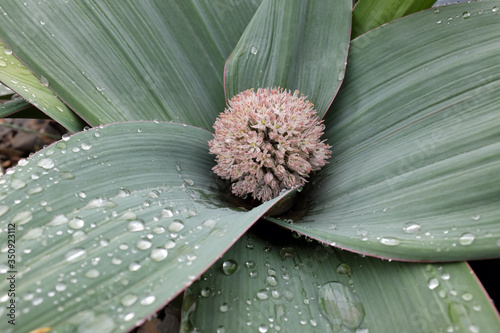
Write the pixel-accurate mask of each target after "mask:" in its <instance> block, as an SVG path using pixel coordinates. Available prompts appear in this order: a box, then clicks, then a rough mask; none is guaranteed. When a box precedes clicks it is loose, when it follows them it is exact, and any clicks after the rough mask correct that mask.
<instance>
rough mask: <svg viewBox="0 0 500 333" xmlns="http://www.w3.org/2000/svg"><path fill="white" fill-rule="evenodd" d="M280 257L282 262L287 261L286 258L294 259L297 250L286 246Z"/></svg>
mask: <svg viewBox="0 0 500 333" xmlns="http://www.w3.org/2000/svg"><path fill="white" fill-rule="evenodd" d="M280 257H281V260H285V259H286V258H294V257H295V250H294V249H293V247H290V246H286V247H284V248H282V249H281V250H280Z"/></svg>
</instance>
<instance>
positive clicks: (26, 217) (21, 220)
mask: <svg viewBox="0 0 500 333" xmlns="http://www.w3.org/2000/svg"><path fill="white" fill-rule="evenodd" d="M32 218H33V216H32V215H31V212H30V211H29V210H27V211H24V212H19V213H17V214H16V215H14V217H12V220H11V222H12V223H14V224H16V223H17V224H18V225H23V224H25V223H28V222H29V221H31V219H32Z"/></svg>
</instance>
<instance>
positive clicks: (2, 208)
mask: <svg viewBox="0 0 500 333" xmlns="http://www.w3.org/2000/svg"><path fill="white" fill-rule="evenodd" d="M8 211H9V206H3V205H2V206H0V216H2V215H3V214H5V213H7V212H8Z"/></svg>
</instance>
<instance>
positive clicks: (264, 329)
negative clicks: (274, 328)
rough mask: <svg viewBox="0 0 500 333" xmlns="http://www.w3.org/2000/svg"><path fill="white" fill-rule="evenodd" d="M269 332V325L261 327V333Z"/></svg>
mask: <svg viewBox="0 0 500 333" xmlns="http://www.w3.org/2000/svg"><path fill="white" fill-rule="evenodd" d="M267 330H268V328H267V325H264V324H262V325H259V333H266V332H267Z"/></svg>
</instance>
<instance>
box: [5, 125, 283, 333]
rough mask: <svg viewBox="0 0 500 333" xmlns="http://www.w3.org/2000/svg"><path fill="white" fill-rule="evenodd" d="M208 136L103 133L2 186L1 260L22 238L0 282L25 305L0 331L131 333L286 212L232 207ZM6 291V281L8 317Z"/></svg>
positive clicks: (24, 163)
mask: <svg viewBox="0 0 500 333" xmlns="http://www.w3.org/2000/svg"><path fill="white" fill-rule="evenodd" d="M211 136H212V135H211V134H210V133H209V132H207V131H205V130H202V129H199V128H194V127H190V126H185V125H181V124H172V123H154V122H130V123H120V124H115V125H108V126H102V127H97V128H94V129H92V130H88V131H85V132H81V133H78V134H75V135H73V136H71V137H67V138H66V137H65V138H64V139H63V140H61V141H59V142H57V143H55V144H53V145H51V146H49V147H48V148H46V149H44V150H42V151H40V152H38V153H37V154H35V155H34V156H33V157H31V158H29V159H27V160H21V161H19V166H18V167H16V168H14V169H11V170H9V171H8V172H7V174H6V175H5V176H3V177H2V178H0V216H1V222H0V223H1V224H0V226H1V229H0V230H1V236H2V237H1V245H2V248H3V249H8V247H9V245H8V243H7V242H8V239H10V238H8V235H10V234H15V238H16V239H15V263H14V262H7V261H6V260H7V256H6V255H5V256H4V259H3V262H2V263H1V271H2V272H3V273H7V274H14V275H15V277H16V295H15V296H16V298H15V302H16V304H18V305H20V306H21V304H22V306H21V307H20V308H19V310H18V312H17V313H18V318H17V319H16V325H15V327H14V326H12V325H10V324H8V323H7V320H2V321H0V331H2V332H13V331H15V332H30V331H31V330H34V329H37V328H42V327H50V328H51V329H52V331H54V332H62V331H64V332H74V331H78V332H123V331H127V330H129V329H130V328H132V327H133V326H134V325H135V324H136V323H137V322H139V321H140V320H142V319H143V318H145V317H146V316H147V315H149V314H151V313H153V312H154V311H155V310H156V309H158V308H160V307H161V306H162V305H164V304H165V303H166V302H168V301H169V300H170V299H172V298H174V297H175V296H176V295H177V294H178V293H179V292H181V291H182V290H183V289H184V288H185V287H187V286H188V285H189V284H191V283H192V281H194V280H195V279H196V278H197V277H198V276H199V275H200V274H201V273H202V272H203V271H204V270H205V269H207V268H208V267H209V266H210V265H211V263H213V262H214V261H215V260H216V259H217V258H218V257H220V255H221V254H222V253H223V252H224V251H225V250H226V249H227V248H228V247H229V246H230V245H231V244H232V243H234V242H235V241H236V239H238V237H240V236H241V235H242V234H243V233H244V232H245V230H246V229H248V228H249V227H250V226H251V225H252V224H253V223H254V221H256V220H257V219H258V218H259V217H260V216H261V215H262V214H263V213H265V212H266V210H267V209H269V208H270V207H271V206H272V205H273V204H274V203H275V202H276V201H277V200H279V198H276V200H274V201H269V202H267V203H265V204H263V205H261V206H259V207H257V208H255V209H252V210H250V211H245V210H242V209H239V208H236V207H234V206H231V205H230V204H229V203H228V202H226V201H225V199H224V197H225V195H226V192H227V189H226V187H224V186H222V185H219V184H218V182H217V180H216V179H214V176H213V173H212V171H211V170H210V168H211V166H212V165H213V163H214V162H213V157H212V156H211V155H210V154H209V153H208V144H207V140H209V139H210V138H211ZM7 264H8V265H9V266H8V265H7ZM12 271H14V272H12ZM8 286H9V281H8V280H6V279H5V278H3V279H2V281H0V288H1V289H0V290H2V292H3V293H4V294H2V296H1V297H0V302H1V307H2V308H3V309H4V310H3V311H2V313H3V315H4V316H5V313H6V310H5V308H6V305H8V304H10V300H11V299H14V298H12V297H13V296H12V295H11V296H9V295H8V294H7V290H8V289H9V287H8ZM117 309H121V310H120V311H117ZM21 311H22V312H21ZM4 319H5V318H4Z"/></svg>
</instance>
